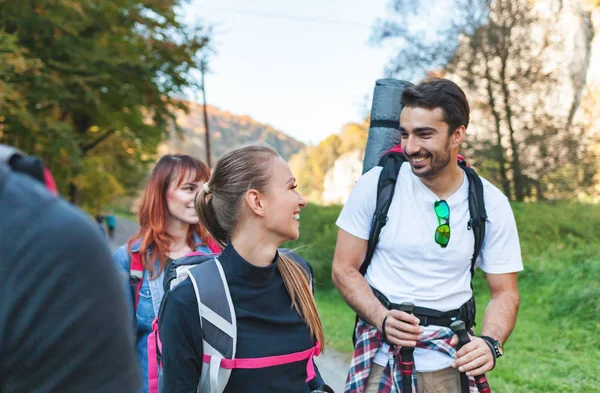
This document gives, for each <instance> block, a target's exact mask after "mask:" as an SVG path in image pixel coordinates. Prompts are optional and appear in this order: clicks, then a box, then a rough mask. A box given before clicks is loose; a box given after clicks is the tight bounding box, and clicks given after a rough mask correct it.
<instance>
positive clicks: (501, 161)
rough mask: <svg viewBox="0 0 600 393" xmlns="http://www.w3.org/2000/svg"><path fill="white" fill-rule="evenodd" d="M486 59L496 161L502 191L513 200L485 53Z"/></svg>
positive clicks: (486, 76)
mask: <svg viewBox="0 0 600 393" xmlns="http://www.w3.org/2000/svg"><path fill="white" fill-rule="evenodd" d="M484 56H485V57H486V59H485V79H486V83H487V93H488V104H489V106H490V109H491V110H492V115H493V116H494V124H495V127H496V160H497V161H498V171H499V172H500V183H501V184H502V190H503V191H504V195H506V196H507V197H508V198H509V199H511V195H510V182H509V181H508V176H507V175H506V158H505V157H504V148H503V147H502V132H501V129H500V113H498V111H497V110H496V98H495V97H494V90H493V88H492V76H491V74H490V66H489V63H488V60H487V55H486V54H485V53H484Z"/></svg>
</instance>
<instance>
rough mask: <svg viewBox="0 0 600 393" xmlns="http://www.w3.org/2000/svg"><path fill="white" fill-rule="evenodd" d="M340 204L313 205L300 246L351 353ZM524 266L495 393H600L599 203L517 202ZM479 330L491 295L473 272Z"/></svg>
mask: <svg viewBox="0 0 600 393" xmlns="http://www.w3.org/2000/svg"><path fill="white" fill-rule="evenodd" d="M339 211H340V207H339V206H329V207H320V206H316V205H309V206H307V207H306V209H305V210H304V211H303V212H302V221H301V222H302V226H301V236H300V238H299V239H298V240H297V241H296V242H293V243H291V244H288V245H287V246H288V247H292V248H296V249H297V250H298V252H299V253H300V255H302V256H303V257H304V258H305V259H307V260H308V261H309V262H311V264H312V265H313V268H314V271H315V279H316V282H317V284H318V285H317V295H316V297H317V303H318V306H319V310H320V312H321V316H322V319H323V324H324V329H325V334H326V343H327V345H329V346H330V347H333V348H335V349H337V350H338V351H341V352H351V351H352V342H351V332H352V327H353V324H354V313H353V311H352V310H351V309H350V308H349V307H348V306H347V305H346V304H345V303H344V301H343V299H342V298H341V296H340V295H339V293H338V292H337V291H336V290H335V289H334V288H333V286H332V284H331V279H330V272H331V260H332V258H333V250H334V248H335V236H336V233H337V227H336V226H335V219H336V218H337V215H338V214H339ZM513 211H514V213H515V218H516V220H517V226H518V229H519V235H520V239H521V249H522V255H523V262H524V265H525V271H523V272H521V273H519V288H520V292H521V307H520V310H519V317H518V321H517V326H516V327H515V330H514V332H513V334H512V335H511V337H510V340H509V341H508V343H507V344H506V346H505V350H506V356H505V357H503V358H501V359H499V361H498V368H497V369H496V370H494V371H493V372H491V373H490V374H489V376H488V378H489V380H490V384H491V386H492V388H493V391H494V392H495V393H513V392H551V391H561V392H578V393H583V392H598V391H600V373H599V371H598V368H599V366H600V339H599V336H600V236H599V235H600V206H599V205H586V204H575V203H568V202H558V203H535V204H533V203H532V204H525V203H516V204H513ZM474 287H475V293H476V299H477V305H478V310H479V312H478V319H479V321H480V323H479V324H478V327H477V328H476V329H475V330H476V332H477V331H478V329H480V327H481V318H482V316H483V310H484V309H485V305H486V304H487V301H488V300H489V291H488V290H487V283H486V282H485V280H484V278H483V274H482V273H481V272H478V273H476V276H475V280H474Z"/></svg>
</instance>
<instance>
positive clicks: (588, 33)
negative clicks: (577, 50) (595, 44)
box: [567, 2, 596, 130]
mask: <svg viewBox="0 0 600 393" xmlns="http://www.w3.org/2000/svg"><path fill="white" fill-rule="evenodd" d="M576 3H577V2H576ZM575 6H576V7H579V16H580V17H581V23H582V25H583V30H584V32H585V41H586V42H585V44H586V45H585V61H584V64H583V67H582V69H581V70H579V73H577V74H576V75H574V76H573V90H574V91H575V93H574V96H573V102H572V103H571V108H570V109H569V116H568V118H567V130H568V129H569V128H570V127H571V124H573V119H574V118H575V113H577V109H578V108H579V104H580V103H581V96H582V95H583V90H584V88H585V86H586V82H587V73H588V69H589V67H590V62H591V60H592V41H593V40H594V36H595V34H596V32H595V30H594V24H593V22H592V14H591V12H587V11H584V10H583V9H582V8H581V6H579V4H575Z"/></svg>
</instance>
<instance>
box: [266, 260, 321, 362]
mask: <svg viewBox="0 0 600 393" xmlns="http://www.w3.org/2000/svg"><path fill="white" fill-rule="evenodd" d="M277 267H278V269H279V272H280V273H281V277H282V278H283V283H284V284H285V287H286V289H287V291H288V293H289V294H290V297H291V298H292V306H293V307H294V308H295V309H296V311H298V314H300V316H301V317H302V319H304V322H306V324H307V325H308V330H309V331H310V333H311V334H312V335H313V336H314V337H315V338H316V339H317V341H318V342H319V343H320V344H321V350H322V351H324V350H325V337H324V334H323V325H322V324H321V317H320V316H319V311H318V310H317V305H316V303H315V299H314V297H313V294H312V290H311V288H310V284H309V277H308V273H307V272H306V271H305V270H304V269H302V268H301V267H300V266H299V265H298V264H297V263H296V262H294V260H293V259H292V258H290V257H289V256H287V255H285V254H283V253H279V261H278V262H277Z"/></svg>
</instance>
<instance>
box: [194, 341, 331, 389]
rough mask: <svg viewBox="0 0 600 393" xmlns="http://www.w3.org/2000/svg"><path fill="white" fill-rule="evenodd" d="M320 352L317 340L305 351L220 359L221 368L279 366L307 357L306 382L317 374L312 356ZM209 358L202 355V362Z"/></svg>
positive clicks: (207, 361)
mask: <svg viewBox="0 0 600 393" xmlns="http://www.w3.org/2000/svg"><path fill="white" fill-rule="evenodd" d="M320 353H321V344H320V343H319V342H318V341H317V343H316V344H315V346H314V347H312V348H310V349H307V350H306V351H302V352H295V353H290V354H287V355H278V356H267V357H264V358H246V359H222V360H221V368H226V369H228V370H231V369H234V368H245V369H250V368H265V367H273V366H280V365H282V364H288V363H294V362H299V361H301V360H305V359H308V362H307V363H306V375H307V377H308V378H306V382H308V381H310V380H311V379H313V378H314V377H315V376H316V375H317V374H316V372H315V365H314V363H313V357H314V356H319V354H320ZM210 359H211V356H210V355H207V354H204V355H202V361H203V362H204V363H210Z"/></svg>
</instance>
